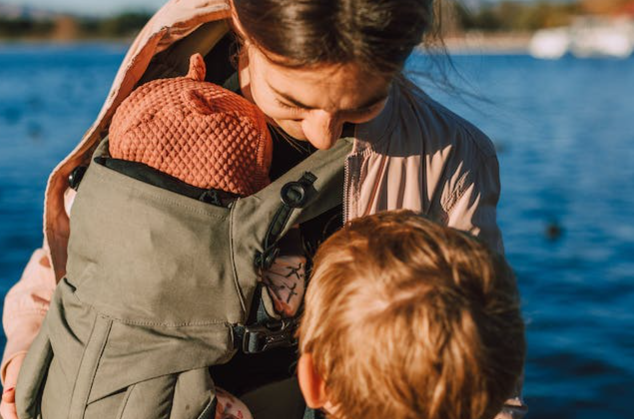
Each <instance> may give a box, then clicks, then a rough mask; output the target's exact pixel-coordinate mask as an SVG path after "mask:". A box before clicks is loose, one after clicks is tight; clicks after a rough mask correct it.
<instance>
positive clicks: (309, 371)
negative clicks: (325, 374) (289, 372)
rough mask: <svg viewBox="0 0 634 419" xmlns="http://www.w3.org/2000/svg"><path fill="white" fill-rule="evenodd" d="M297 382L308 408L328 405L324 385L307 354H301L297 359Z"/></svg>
mask: <svg viewBox="0 0 634 419" xmlns="http://www.w3.org/2000/svg"><path fill="white" fill-rule="evenodd" d="M297 380H298V381H299V387H300V388H301V390H302V394H303V395H304V399H305V400H306V405H308V407H310V408H312V409H319V408H321V407H323V406H324V405H326V404H327V403H328V397H327V395H326V383H325V382H324V380H323V379H322V378H321V376H320V375H319V373H318V372H317V370H316V369H315V364H314V363H313V357H312V355H311V354H309V353H305V354H302V356H301V357H300V358H299V362H298V363H297Z"/></svg>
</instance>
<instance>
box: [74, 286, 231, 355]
mask: <svg viewBox="0 0 634 419" xmlns="http://www.w3.org/2000/svg"><path fill="white" fill-rule="evenodd" d="M75 298H77V300H78V301H79V302H80V303H82V304H85V305H86V306H88V307H90V308H91V309H93V310H95V312H96V313H97V314H98V315H100V316H102V317H104V318H107V319H110V320H112V321H116V322H117V323H121V324H126V325H129V326H161V327H165V328H177V327H187V326H218V325H225V326H227V327H229V328H230V327H231V323H229V322H228V321H226V320H212V321H208V322H190V323H154V322H143V321H139V322H137V321H131V320H124V319H120V318H118V317H115V316H111V315H109V314H106V313H102V312H101V311H99V310H97V308H96V307H95V306H94V305H90V304H88V303H86V302H84V301H82V300H81V298H79V297H78V296H77V295H75ZM93 330H94V325H93ZM90 333H91V336H92V331H91V332H90ZM82 356H83V355H82Z"/></svg>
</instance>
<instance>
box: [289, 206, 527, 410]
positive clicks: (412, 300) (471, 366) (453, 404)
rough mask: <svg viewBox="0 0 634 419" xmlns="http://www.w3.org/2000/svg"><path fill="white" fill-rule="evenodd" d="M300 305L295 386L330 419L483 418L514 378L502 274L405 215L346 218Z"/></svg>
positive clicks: (514, 341)
mask: <svg viewBox="0 0 634 419" xmlns="http://www.w3.org/2000/svg"><path fill="white" fill-rule="evenodd" d="M305 304H306V306H305V307H306V310H305V314H304V317H303V320H302V324H301V328H300V331H299V339H300V351H301V359H300V361H299V364H298V379H299V383H300V387H301V389H302V393H303V394H304V397H305V399H306V402H307V404H308V405H309V406H310V407H313V408H322V409H323V410H324V411H325V412H326V414H327V416H328V417H331V418H336V419H360V418H363V419H374V418H377V419H379V418H381V419H384V418H390V419H420V418H425V419H440V418H442V419H459V418H460V419H465V418H473V419H486V418H493V417H494V416H495V415H496V414H497V413H498V412H500V409H501V408H502V407H503V404H504V401H505V400H506V399H507V398H509V397H510V396H511V394H512V392H513V389H514V385H515V384H516V382H517V381H518V379H519V377H520V374H521V371H522V367H523V363H524V353H525V340H524V324H523V321H522V318H521V314H520V306H519V298H518V291H517V288H516V284H515V279H514V276H513V274H512V272H511V270H510V268H509V267H508V266H507V264H506V263H505V262H504V260H503V258H502V257H500V256H498V255H496V254H494V253H493V252H491V251H489V250H488V249H487V247H486V246H484V245H483V244H482V243H480V242H479V241H477V240H476V239H474V238H473V237H471V236H469V235H467V234H466V233H463V232H459V231H457V230H454V229H452V228H448V227H445V226H441V225H438V224H436V223H433V222H431V221H429V220H427V219H425V218H423V217H422V216H420V215H418V214H416V213H413V212H411V211H395V212H384V213H379V214H377V215H374V216H369V217H365V218H361V219H357V220H355V221H353V222H352V223H350V224H349V225H348V226H346V227H345V228H344V229H343V230H340V231H339V232H338V233H336V234H334V235H333V236H332V237H331V238H330V239H328V240H327V241H326V242H325V243H324V244H323V245H322V246H321V247H320V249H319V252H318V254H317V256H316V259H315V266H314V270H313V274H312V279H311V282H310V285H309V287H308V291H307V295H306V301H305Z"/></svg>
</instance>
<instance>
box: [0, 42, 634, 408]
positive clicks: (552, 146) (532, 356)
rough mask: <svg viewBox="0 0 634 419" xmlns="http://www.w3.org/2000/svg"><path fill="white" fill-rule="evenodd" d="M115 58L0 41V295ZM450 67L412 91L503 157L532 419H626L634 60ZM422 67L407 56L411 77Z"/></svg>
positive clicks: (632, 378)
mask: <svg viewBox="0 0 634 419" xmlns="http://www.w3.org/2000/svg"><path fill="white" fill-rule="evenodd" d="M124 53H125V47H124V46H119V45H110V44H102V45H94V44H93V45H83V46H41V45H32V46H25V45H5V46H2V45H0V246H1V247H0V248H1V249H2V251H1V252H0V291H1V292H2V294H5V293H6V292H7V291H8V289H9V288H10V287H11V285H12V284H13V283H14V282H15V281H16V280H17V279H18V278H19V276H20V273H21V270H22V268H23V266H24V264H25V263H26V261H27V260H28V258H29V256H30V253H31V251H32V249H33V248H35V247H36V246H38V245H39V244H40V243H41V241H42V233H41V222H42V197H43V193H44V188H45V186H46V178H47V176H48V174H49V172H50V171H51V170H52V169H53V167H54V166H55V164H56V163H57V162H58V161H59V160H60V159H62V158H63V157H64V156H65V155H66V154H67V153H68V152H69V151H70V150H71V149H72V148H73V146H74V145H75V144H76V143H77V141H78V140H79V138H80V137H81V136H82V134H83V133H84V132H85V131H86V130H87V129H88V127H89V126H90V124H91V123H92V122H93V120H94V118H95V117H96V115H97V113H98V112H99V109H100V107H101V104H102V102H103V100H104V98H105V97H106V95H107V92H108V89H109V87H110V84H111V82H112V79H113V78H114V75H115V72H116V70H117V68H118V65H119V63H120V62H121V60H122V58H123V55H124ZM453 59H454V64H455V66H456V68H457V70H458V73H455V72H453V71H452V70H448V71H449V75H450V76H451V77H452V79H453V80H454V82H455V83H456V84H457V85H458V89H457V94H454V95H452V94H448V93H447V91H446V90H445V91H442V90H439V89H438V88H437V87H435V86H430V85H429V83H428V82H426V81H424V79H419V81H420V82H421V84H423V85H424V86H425V88H426V89H428V90H429V91H430V92H431V93H432V95H434V96H435V97H438V98H439V99H440V100H441V102H443V103H445V104H447V105H448V106H449V107H450V108H452V109H454V110H458V111H459V113H460V114H461V115H463V116H465V117H467V118H468V119H469V120H471V121H473V122H474V123H475V124H476V125H478V126H479V127H480V128H481V129H482V130H483V131H485V132H486V133H487V134H488V135H489V136H490V137H491V138H492V139H493V141H494V142H495V144H496V146H497V148H498V153H499V158H500V164H501V177H502V185H503V194H502V199H501V202H500V205H499V223H500V226H501V228H502V231H503V233H504V238H505V243H506V249H507V255H508V258H509V260H510V262H511V264H512V265H513V267H514V268H515V270H516V273H517V277H518V281H519V284H520V287H521V291H522V298H523V311H524V315H525V318H526V321H527V331H528V345H529V348H528V360H527V365H526V384H525V391H524V394H525V398H526V400H527V402H528V404H529V407H530V412H531V413H530V417H533V418H549V417H553V418H555V417H556V418H560V419H561V418H573V417H574V418H593V419H594V418H603V417H632V413H631V407H630V404H631V401H630V399H631V398H632V397H634V314H633V313H634V311H633V310H632V307H634V128H633V127H634V60H626V61H611V60H577V59H573V58H565V59H563V60H560V61H553V62H548V61H538V60H534V59H532V58H530V57H528V56H456V57H454V58H453ZM428 61H429V57H425V56H422V55H421V56H415V57H413V58H412V59H411V60H410V62H409V64H408V67H409V69H410V70H421V71H422V70H425V69H426V68H427V66H426V64H427V62H428ZM457 74H459V75H460V77H462V79H461V78H459V77H458V75H457ZM549 230H550V231H551V232H552V233H553V234H548V231H549ZM557 233H559V234H557ZM0 343H2V342H0Z"/></svg>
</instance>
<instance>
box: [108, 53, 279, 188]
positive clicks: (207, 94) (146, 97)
mask: <svg viewBox="0 0 634 419" xmlns="http://www.w3.org/2000/svg"><path fill="white" fill-rule="evenodd" d="M205 73H206V68H205V61H204V60H203V57H202V56H201V55H200V54H195V55H193V56H192V57H191V59H190V67H189V73H188V74H187V76H185V77H178V78H173V79H162V80H154V81H151V82H149V83H147V84H144V85H143V86H141V87H139V88H138V89H136V90H135V91H134V92H133V93H132V94H131V95H130V96H129V97H128V98H127V99H126V100H125V101H124V102H123V103H122V104H121V106H119V108H118V109H117V111H116V113H115V115H114V117H113V119H112V124H111V126H110V135H109V141H110V155H111V156H112V157H113V158H116V159H121V160H128V161H135V162H140V163H145V164H146V165H148V166H151V167H153V168H155V169H157V170H159V171H161V172H164V173H167V174H169V175H171V176H174V177H176V178H178V179H180V180H182V181H183V182H186V183H188V184H190V185H193V186H197V187H199V188H205V189H210V188H213V189H219V190H223V191H226V192H231V193H234V194H237V195H241V196H246V195H251V194H253V193H255V192H257V191H258V190H260V189H262V188H263V187H265V186H266V185H268V183H269V179H268V172H269V168H270V165H271V158H272V153H273V143H272V140H271V137H270V134H269V131H268V128H267V126H266V119H265V116H264V114H263V113H262V112H261V111H260V110H259V109H258V108H257V107H256V106H255V105H254V104H252V103H251V102H249V101H247V100H246V99H244V98H242V97H241V96H239V95H237V94H235V93H232V92H230V91H228V90H226V89H223V88H222V87H220V86H217V85H215V84H212V83H208V82H205V81H204V80H205Z"/></svg>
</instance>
